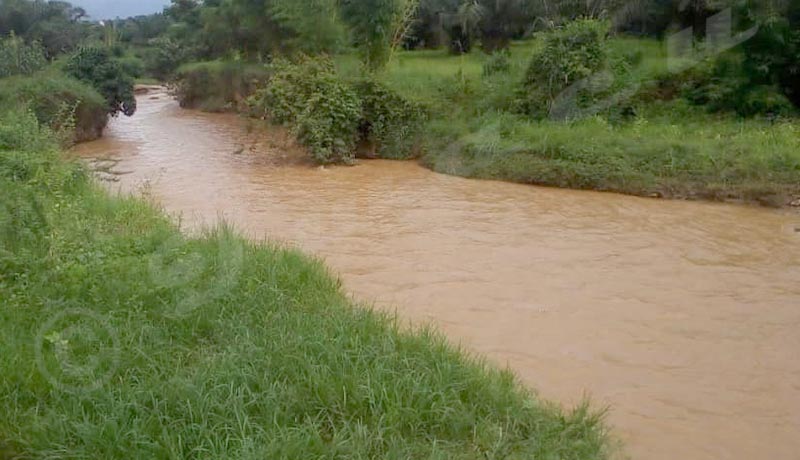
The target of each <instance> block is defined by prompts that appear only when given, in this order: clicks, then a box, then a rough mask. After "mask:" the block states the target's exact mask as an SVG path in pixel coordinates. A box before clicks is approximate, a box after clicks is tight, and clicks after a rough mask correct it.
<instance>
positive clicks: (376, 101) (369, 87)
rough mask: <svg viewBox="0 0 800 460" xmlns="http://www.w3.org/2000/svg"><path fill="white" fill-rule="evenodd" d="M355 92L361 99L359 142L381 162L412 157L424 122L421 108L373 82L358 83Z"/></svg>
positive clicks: (384, 86)
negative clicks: (381, 159)
mask: <svg viewBox="0 0 800 460" xmlns="http://www.w3.org/2000/svg"><path fill="white" fill-rule="evenodd" d="M355 89H356V91H357V92H358V95H359V96H360V97H361V107H362V117H361V121H360V123H359V135H360V137H361V140H363V141H366V142H367V143H368V144H369V145H370V146H372V147H374V149H375V153H376V154H377V155H378V156H379V157H382V158H394V159H401V158H410V157H413V156H414V154H415V153H416V152H415V149H416V147H417V146H418V144H419V141H420V135H421V131H422V125H423V123H424V121H425V111H424V109H423V108H422V106H420V105H419V104H416V103H414V102H411V101H409V100H407V99H405V98H403V97H402V96H400V95H399V94H398V93H397V92H395V91H393V90H391V89H389V88H388V87H387V86H386V85H383V84H381V83H379V82H377V81H375V80H372V79H369V80H363V81H359V82H357V83H356V84H355Z"/></svg>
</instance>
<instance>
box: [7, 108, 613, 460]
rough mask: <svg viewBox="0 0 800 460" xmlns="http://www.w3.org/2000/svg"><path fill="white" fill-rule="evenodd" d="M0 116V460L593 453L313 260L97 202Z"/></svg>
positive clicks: (578, 458) (546, 409)
mask: <svg viewBox="0 0 800 460" xmlns="http://www.w3.org/2000/svg"><path fill="white" fill-rule="evenodd" d="M51 139H52V138H51V135H50V134H48V132H47V130H42V129H40V128H38V126H37V123H36V121H35V119H34V118H33V117H32V116H31V115H28V114H25V113H21V112H16V113H10V114H6V115H4V116H2V117H0V196H2V197H3V199H2V200H0V206H2V208H0V211H2V212H0V299H2V308H0V334H2V336H3V340H2V341H0V375H2V376H3V378H2V379H0V394H2V395H3V398H2V399H0V412H2V414H3V417H0V458H4V459H5V458H9V459H10V458H76V459H77V458H141V459H152V458H220V459H222V458H270V459H273V458H274V459H277V458H285V459H295V458H319V459H322V458H329V459H334V458H364V459H366V458H397V459H401V458H402V459H405V458H439V459H451V458H465V459H479V458H481V459H485V458H519V459H531V458H559V459H574V460H586V459H602V458H608V456H609V455H611V453H612V452H611V450H612V447H611V446H612V444H611V442H610V441H609V438H608V435H607V434H606V429H605V426H604V423H603V421H602V415H601V414H600V413H599V412H595V411H594V409H589V408H588V406H587V405H582V406H580V407H578V408H576V409H574V410H564V409H561V408H559V407H557V406H555V405H553V404H550V403H548V402H546V401H542V400H540V399H539V398H537V397H536V396H535V395H534V394H533V393H532V392H531V391H530V390H528V389H526V388H524V387H523V386H522V385H521V384H520V383H519V382H518V381H517V379H516V378H515V376H514V375H513V374H512V373H511V372H510V371H501V370H498V369H496V368H494V367H492V366H490V365H487V364H486V363H485V362H484V361H483V360H481V359H479V358H476V357H474V356H471V355H469V354H468V353H466V352H464V351H462V350H459V349H457V348H455V347H453V346H451V345H449V344H448V343H447V342H446V341H445V340H444V339H443V338H442V336H440V335H439V334H438V333H436V332H434V331H432V330H429V329H421V330H414V331H411V330H408V328H405V327H400V325H399V323H398V320H397V319H396V318H394V317H392V316H390V315H387V314H384V313H380V312H377V311H374V310H372V309H371V308H369V306H365V305H357V304H353V303H352V301H350V300H348V299H347V298H346V297H345V295H344V294H343V292H342V290H341V287H340V283H339V282H338V280H336V279H335V278H334V277H333V276H331V274H330V273H329V272H328V271H327V269H326V268H325V267H323V265H322V264H321V263H320V262H318V261H316V260H313V259H310V258H308V257H306V256H304V255H302V254H300V253H298V252H297V251H294V250H289V249H285V248H282V247H279V246H275V245H272V244H269V243H253V242H249V241H246V240H245V239H242V238H240V237H238V236H237V235H236V234H235V233H234V232H233V231H232V230H230V229H229V228H226V227H225V226H222V227H220V228H217V229H214V230H209V231H207V232H206V233H205V234H204V235H203V236H201V237H197V238H189V237H185V236H183V235H182V234H181V233H180V232H179V229H178V228H176V226H175V225H174V224H173V223H171V222H170V221H169V219H167V218H166V217H165V216H164V215H163V214H161V213H160V212H159V211H158V210H157V209H155V208H154V207H153V206H152V205H150V204H148V203H146V202H144V201H141V200H139V199H133V198H122V197H113V196H109V195H108V194H107V193H106V192H104V191H103V190H101V189H100V187H99V186H97V185H95V184H94V183H93V182H92V181H91V180H90V178H89V175H88V173H87V172H86V171H85V170H84V169H82V168H81V167H80V166H79V165H77V164H74V163H69V162H64V161H63V160H61V159H60V158H59V152H58V149H57V146H56V144H55V142H54V141H53V140H51Z"/></svg>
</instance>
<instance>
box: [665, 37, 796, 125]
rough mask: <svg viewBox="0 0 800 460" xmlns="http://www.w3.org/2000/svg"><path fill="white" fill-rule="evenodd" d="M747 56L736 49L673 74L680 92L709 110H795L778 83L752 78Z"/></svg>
mask: <svg viewBox="0 0 800 460" xmlns="http://www.w3.org/2000/svg"><path fill="white" fill-rule="evenodd" d="M746 59H747V58H746V56H745V55H744V54H743V53H742V52H740V51H738V50H736V51H732V52H728V53H724V54H722V55H720V56H717V57H716V58H715V59H713V60H707V61H705V62H703V63H701V64H699V65H697V66H695V67H693V68H691V69H688V70H686V71H685V72H683V73H681V74H680V75H676V76H674V77H673V79H674V80H675V81H677V82H678V83H679V89H680V94H681V96H683V97H684V98H685V99H686V100H687V101H689V102H691V103H692V104H694V105H698V106H703V107H704V108H705V109H706V110H708V111H710V112H735V113H737V114H738V115H741V116H744V117H751V116H756V115H771V116H790V115H793V114H796V108H795V107H794V106H793V105H792V102H791V101H790V100H789V99H788V98H787V97H786V96H785V95H784V94H783V93H782V92H781V90H780V87H779V85H778V83H771V82H770V80H769V79H766V80H762V79H757V78H754V74H752V73H750V72H749V71H748V68H749V63H747V61H746Z"/></svg>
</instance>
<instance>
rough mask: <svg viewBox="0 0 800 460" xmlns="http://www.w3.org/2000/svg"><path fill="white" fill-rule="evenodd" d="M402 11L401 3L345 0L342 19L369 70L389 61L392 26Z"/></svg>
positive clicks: (397, 0)
mask: <svg viewBox="0 0 800 460" xmlns="http://www.w3.org/2000/svg"><path fill="white" fill-rule="evenodd" d="M402 12H403V2H402V0H342V19H343V20H344V21H345V23H346V24H347V25H348V26H349V27H350V30H351V32H352V34H353V39H354V41H355V45H356V46H357V47H358V49H359V50H360V52H361V56H362V60H363V62H364V64H365V65H366V67H367V68H368V69H370V70H377V69H380V68H382V67H383V66H385V65H386V63H387V62H388V60H389V57H390V55H391V42H392V37H393V35H394V27H393V26H395V25H396V24H397V17H398V16H400V15H402Z"/></svg>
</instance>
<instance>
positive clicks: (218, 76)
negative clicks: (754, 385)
mask: <svg viewBox="0 0 800 460" xmlns="http://www.w3.org/2000/svg"><path fill="white" fill-rule="evenodd" d="M268 76H269V70H268V69H267V68H265V67H264V66H263V65H259V64H248V63H244V62H241V61H209V62H197V63H192V64H187V65H184V66H182V67H181V68H180V69H178V71H177V82H178V88H177V96H178V102H179V103H180V105H181V107H184V108H199V109H202V110H205V111H209V112H223V111H229V110H235V109H237V108H240V106H243V105H244V102H245V100H246V98H247V97H248V96H250V95H251V94H253V92H255V90H256V88H257V87H258V86H259V85H261V84H263V82H264V81H266V80H267V78H268Z"/></svg>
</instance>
